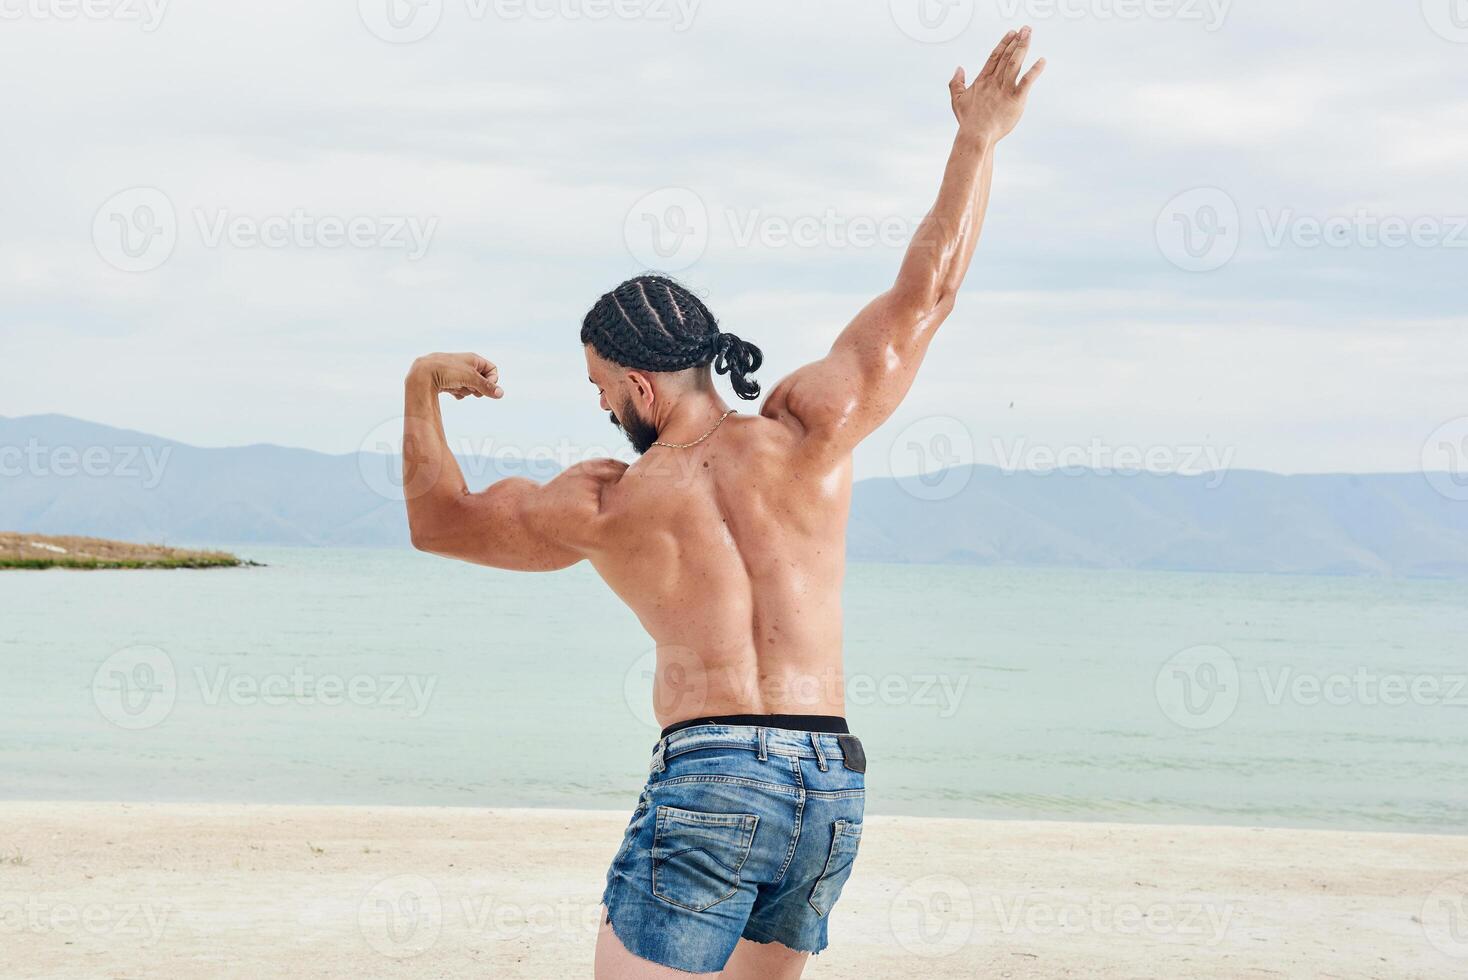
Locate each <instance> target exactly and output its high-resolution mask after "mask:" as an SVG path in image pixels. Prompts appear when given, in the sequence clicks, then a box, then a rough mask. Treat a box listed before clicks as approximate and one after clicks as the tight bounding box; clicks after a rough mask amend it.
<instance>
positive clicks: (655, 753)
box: [652, 738, 668, 772]
mask: <svg viewBox="0 0 1468 980" xmlns="http://www.w3.org/2000/svg"><path fill="white" fill-rule="evenodd" d="M667 752H668V740H667V739H665V738H660V739H658V744H657V745H656V746H655V747H654V748H653V750H652V771H653V772H662V771H663V770H665V769H667V768H668V767H667V765H666V764H665V763H664V762H663V757H664V756H665V755H667Z"/></svg>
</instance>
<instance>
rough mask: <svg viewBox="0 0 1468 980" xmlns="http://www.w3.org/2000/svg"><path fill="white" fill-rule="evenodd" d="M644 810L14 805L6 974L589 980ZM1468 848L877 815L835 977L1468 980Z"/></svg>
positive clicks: (9, 831) (836, 919)
mask: <svg viewBox="0 0 1468 980" xmlns="http://www.w3.org/2000/svg"><path fill="white" fill-rule="evenodd" d="M624 821H625V815H623V814H616V813H605V812H595V811H567V810H493V809H491V810H485V809H467V808H463V809H459V808H367V807H327V806H241V805H177V804H119V803H4V804H0V931H3V933H4V937H3V943H0V946H3V949H4V954H3V960H4V963H3V968H0V972H3V973H4V975H5V976H25V977H128V978H132V977H264V976H293V977H348V976H351V977H362V976H385V975H393V976H406V977H459V976H465V977H467V976H486V977H537V978H541V977H571V976H590V967H591V954H592V941H593V937H594V935H595V930H596V922H597V902H598V900H599V897H600V893H601V883H602V875H603V871H604V868H605V866H606V864H607V862H608V860H609V859H610V857H611V855H612V852H613V851H614V849H615V847H616V845H617V843H618V841H619V838H620V833H621V829H622V827H623V825H624ZM1465 890H1468V837H1452V836H1427V835H1403V834H1369V833H1336V832H1326V831H1297V830H1261V829H1234V828H1214V827H1162V826H1133V825H1116V824H1071V823H1027V822H1000V821H969V820H937V819H933V820H924V819H915V818H907V817H879V816H872V817H869V818H868V823H867V833H866V835H865V839H864V843H863V845H862V852H861V856H860V858H859V859H858V863H857V870H856V874H855V875H854V877H853V878H852V880H851V883H850V884H849V885H848V887H847V889H846V893H845V895H844V897H843V899H842V903H841V905H840V906H839V907H838V909H837V911H836V912H835V914H834V916H833V920H832V924H831V934H832V946H831V948H830V949H829V950H828V951H827V952H826V953H824V954H822V955H821V956H819V957H817V958H815V959H814V960H813V961H812V963H811V965H810V967H809V969H808V970H807V972H806V975H807V976H810V977H830V978H837V977H842V978H846V977H850V978H867V977H889V976H903V975H920V976H924V977H974V976H986V977H988V976H993V977H1169V978H1173V977H1220V978H1221V977H1231V978H1232V977H1307V976H1309V977H1450V976H1459V977H1460V976H1463V975H1465V974H1468V921H1465V920H1463V919H1461V918H1455V916H1457V915H1459V914H1460V913H1461V912H1462V911H1463V910H1464V908H1465V904H1468V903H1465Z"/></svg>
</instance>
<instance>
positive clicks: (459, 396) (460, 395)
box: [452, 388, 464, 402]
mask: <svg viewBox="0 0 1468 980" xmlns="http://www.w3.org/2000/svg"><path fill="white" fill-rule="evenodd" d="M452 394H453V396H454V401H459V402H461V401H463V400H464V391H463V389H462V388H455V389H454V390H453V392H452Z"/></svg>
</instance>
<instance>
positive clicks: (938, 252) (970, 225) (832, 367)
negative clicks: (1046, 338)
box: [763, 27, 1045, 454]
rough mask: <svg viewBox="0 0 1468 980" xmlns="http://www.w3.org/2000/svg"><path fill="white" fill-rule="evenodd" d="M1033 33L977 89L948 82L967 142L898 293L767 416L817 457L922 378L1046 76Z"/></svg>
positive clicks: (853, 326) (956, 147)
mask: <svg viewBox="0 0 1468 980" xmlns="http://www.w3.org/2000/svg"><path fill="white" fill-rule="evenodd" d="M1029 46H1030V29H1029V28H1028V27H1026V28H1024V29H1022V30H1020V31H1018V32H1015V31H1011V32H1010V33H1008V34H1006V35H1005V36H1004V39H1003V40H1001V41H1000V42H999V45H998V46H997V47H996V48H995V49H994V52H993V54H991V55H990V56H989V60H988V62H987V63H986V64H985V65H984V67H983V70H982V71H980V72H979V75H978V77H977V78H975V79H974V81H973V84H972V85H965V84H964V73H963V69H962V68H959V69H958V70H957V71H956V72H954V75H953V78H952V80H951V81H950V82H949V83H948V87H949V96H950V99H951V100H952V104H953V113H954V115H955V116H956V117H957V118H958V136H957V137H956V138H955V139H954V141H953V150H952V152H951V153H950V154H949V156H948V166H947V168H946V169H945V170H944V172H943V183H942V186H941V187H940V188H939V190H938V200H937V202H936V203H935V204H934V205H933V208H932V210H931V211H929V212H928V215H927V217H926V218H924V219H923V222H922V224H921V225H919V227H918V230H917V234H916V235H915V236H914V237H913V240H912V243H911V244H910V245H909V246H908V249H907V254H906V255H905V256H904V257H903V260H902V267H901V269H900V270H899V271H898V274H897V281H896V282H895V283H894V284H893V286H892V288H891V289H889V290H888V291H887V292H885V293H883V294H882V295H880V296H878V297H877V298H876V299H874V300H873V301H872V302H871V303H869V304H867V306H866V308H865V309H863V310H862V311H861V312H860V313H859V314H857V316H856V318H855V319H854V320H852V321H851V323H850V325H848V326H847V327H846V329H845V330H843V331H842V332H841V335H840V336H839V337H838V338H837V339H836V343H835V344H834V345H832V347H831V351H830V353H829V354H827V355H826V357H824V358H823V359H821V360H819V361H816V362H815V363H813V364H808V365H806V366H805V367H803V368H801V369H800V370H798V371H796V372H795V373H794V374H792V375H790V377H788V378H786V379H785V380H784V381H783V382H781V383H780V385H779V386H777V387H776V389H775V390H774V391H773V392H772V393H771V395H770V398H769V401H768V402H767V403H766V405H765V407H764V410H763V411H764V414H766V415H769V416H772V417H775V418H784V419H787V420H789V421H791V422H793V423H794V424H796V425H798V426H799V427H800V428H801V430H802V431H803V433H804V435H805V437H806V441H807V443H809V444H810V445H811V446H812V447H814V448H816V449H817V450H818V451H821V452H826V453H839V454H844V453H847V452H850V451H851V449H852V448H853V447H854V446H855V445H856V444H857V443H858V442H860V441H861V440H862V439H863V438H865V437H866V436H867V435H869V434H870V433H871V432H872V430H874V429H876V428H877V426H879V425H881V424H882V422H884V421H885V420H886V419H887V418H888V416H890V415H891V414H892V412H893V411H895V410H896V408H897V406H898V404H899V403H900V402H901V401H902V399H903V397H904V396H906V394H907V391H908V389H909V388H910V387H911V386H912V382H913V378H914V377H915V376H916V375H917V370H918V366H919V365H920V364H921V363H922V360H923V356H924V354H926V353H927V349H928V343H929V341H931V340H932V338H933V334H934V332H935V331H936V330H937V329H938V327H939V325H941V324H942V323H943V321H944V320H945V319H947V317H948V314H949V313H950V312H952V310H953V303H954V299H955V297H956V295H957V293H958V288H959V286H960V285H961V284H962V283H963V277H964V275H965V274H966V273H967V272H968V267H969V263H970V261H971V260H972V259H973V254H974V246H975V245H977V244H978V240H979V232H980V230H981V229H982V228H983V224H984V211H985V209H986V208H987V207H988V204H989V182H990V178H991V177H992V175H993V171H994V147H995V144H997V143H998V142H999V140H1001V139H1003V138H1004V137H1005V136H1007V135H1008V134H1009V133H1010V131H1011V130H1013V129H1014V127H1015V124H1017V123H1018V122H1019V118H1020V115H1021V113H1023V111H1024V106H1025V99H1026V97H1027V96H1028V94H1029V90H1030V87H1031V86H1032V85H1033V84H1034V82H1035V79H1036V78H1038V77H1039V75H1040V73H1041V72H1042V71H1043V70H1044V67H1045V62H1044V59H1041V60H1040V61H1038V62H1036V63H1035V65H1034V67H1033V68H1031V69H1030V70H1029V72H1027V73H1026V74H1025V75H1024V77H1023V78H1021V77H1019V70H1020V67H1021V66H1022V64H1023V62H1024V58H1025V54H1026V53H1027V52H1028V50H1029Z"/></svg>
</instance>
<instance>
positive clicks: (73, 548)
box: [0, 531, 255, 569]
mask: <svg viewBox="0 0 1468 980" xmlns="http://www.w3.org/2000/svg"><path fill="white" fill-rule="evenodd" d="M253 564H255V563H254V562H249V561H244V560H243V559H240V558H236V557H235V556H234V555H231V554H229V553H228V552H225V551H189V550H187V549H184V548H167V547H164V546H163V545H156V544H133V543H132V542H128V541H108V540H105V539H103V538H77V537H56V536H54V535H49V534H26V533H23V532H17V531H0V569H8V568H238V567H240V566H242V565H253Z"/></svg>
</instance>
